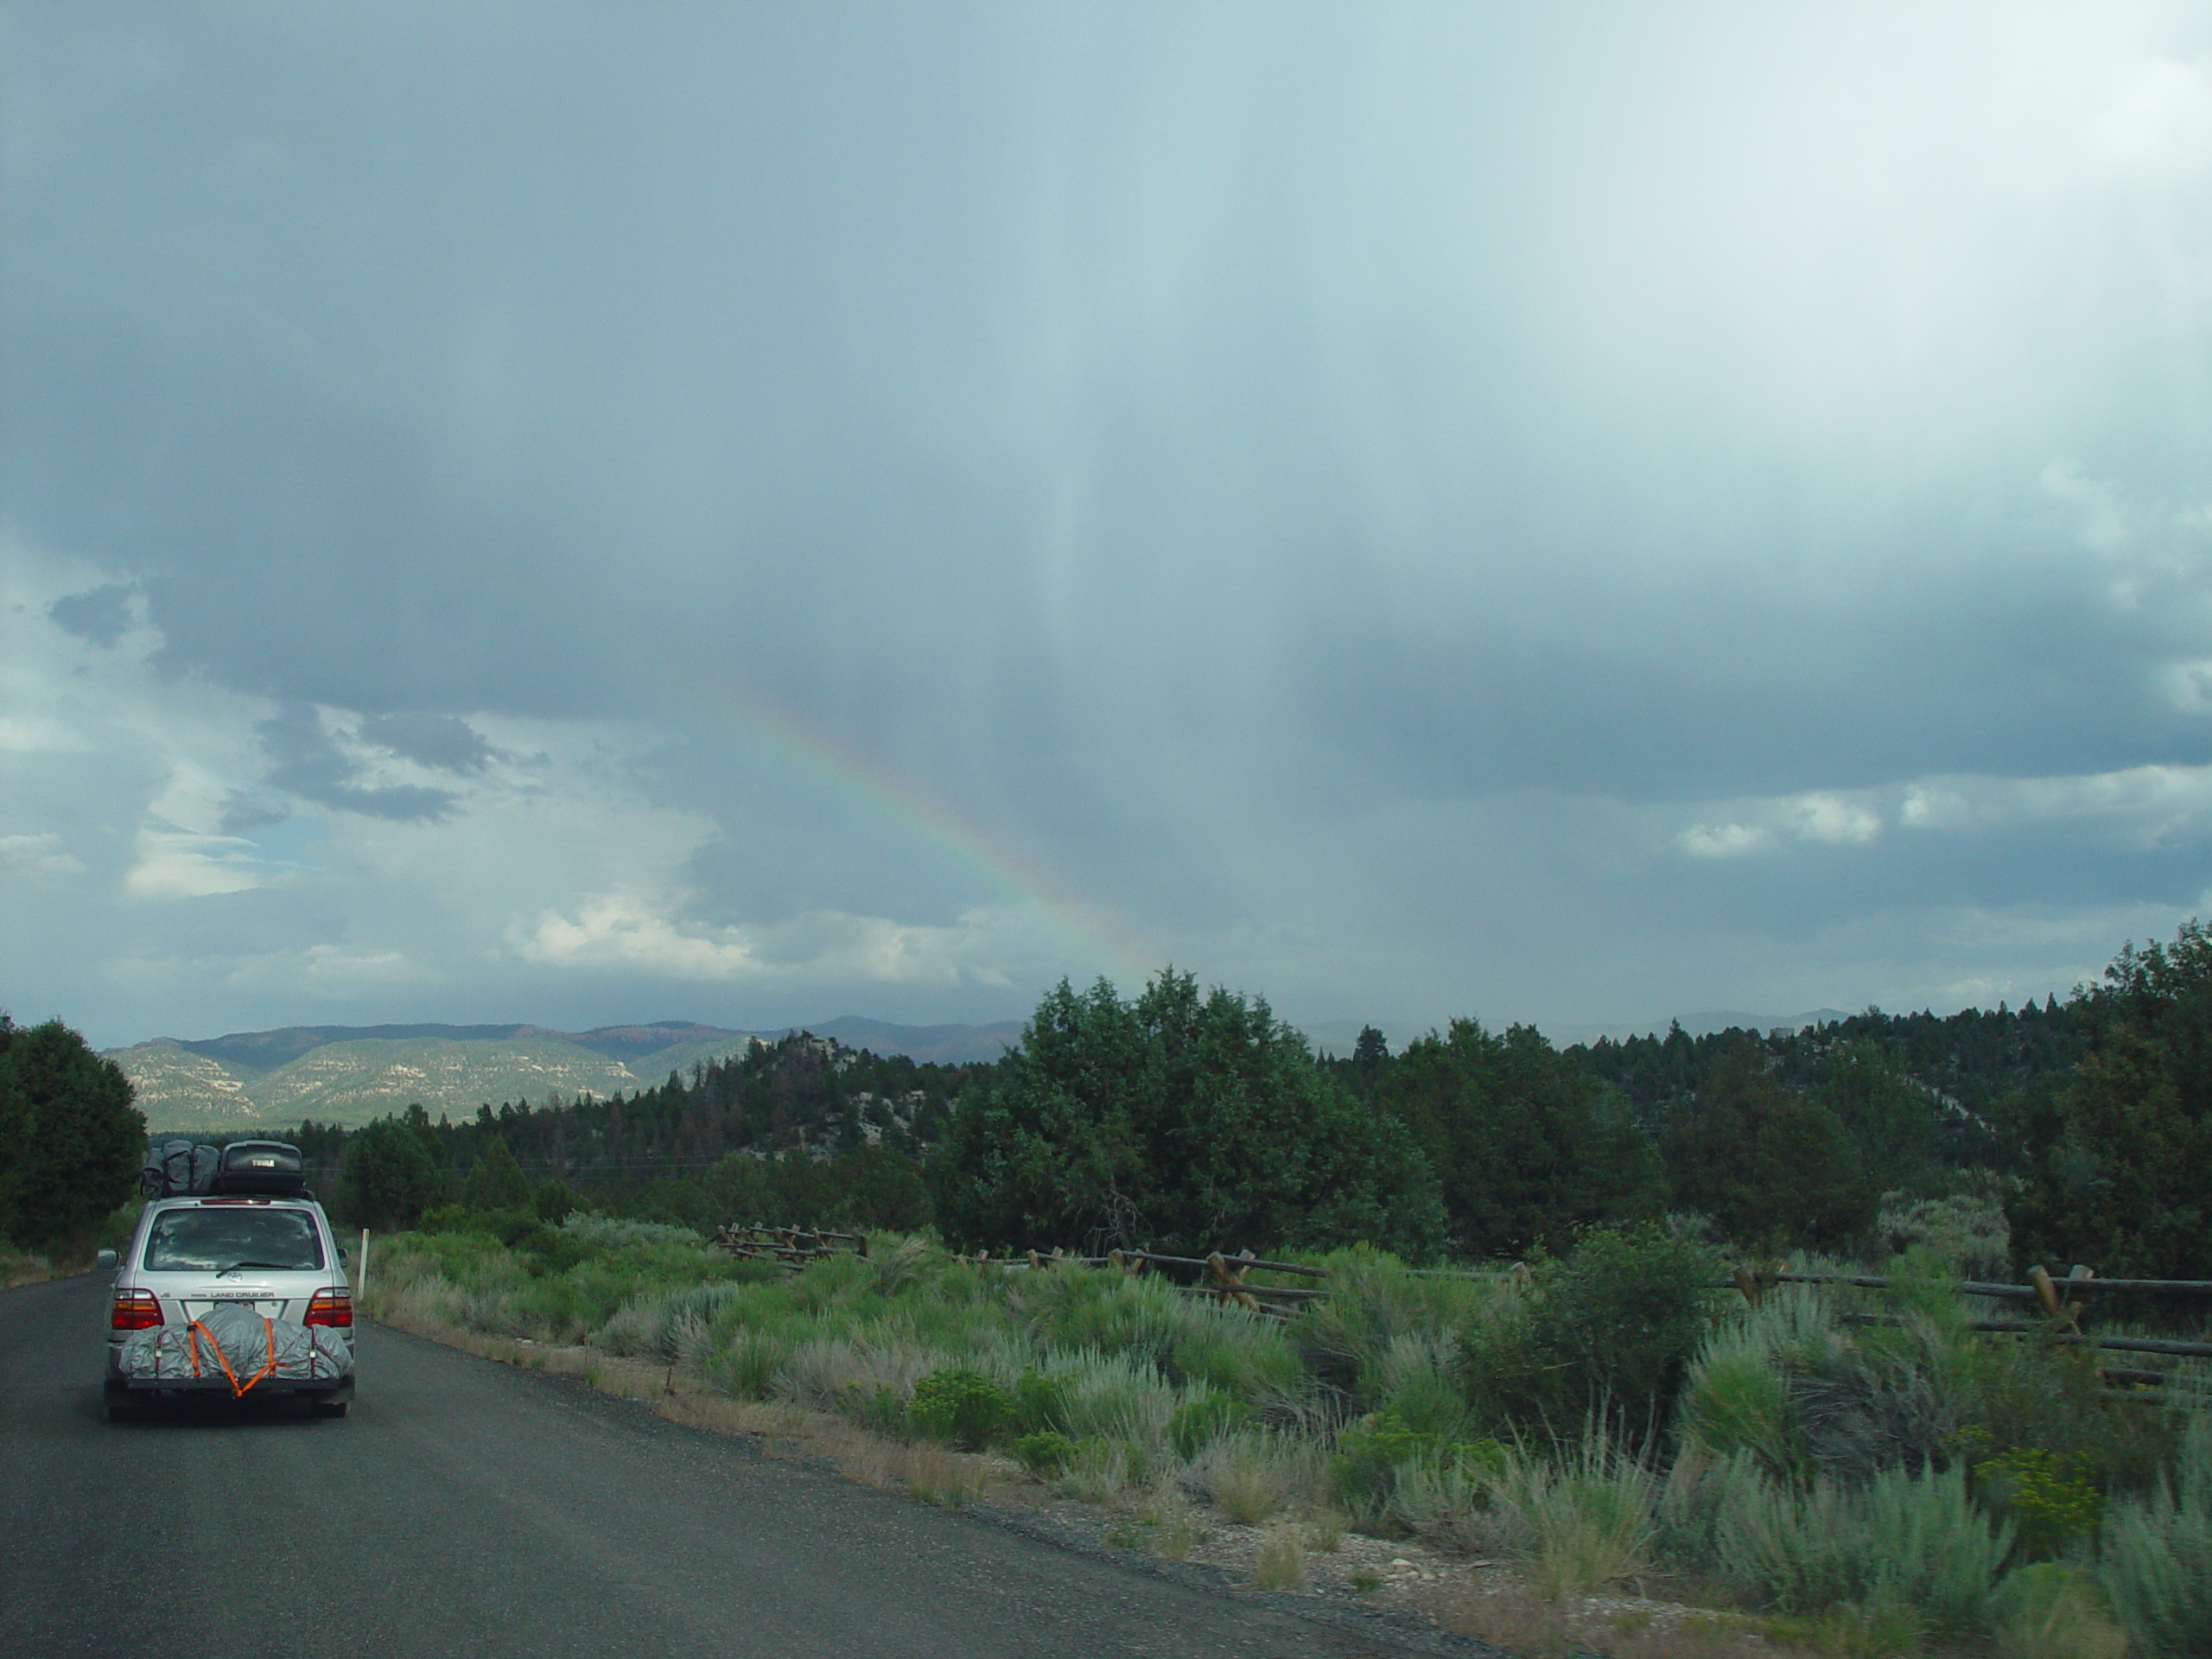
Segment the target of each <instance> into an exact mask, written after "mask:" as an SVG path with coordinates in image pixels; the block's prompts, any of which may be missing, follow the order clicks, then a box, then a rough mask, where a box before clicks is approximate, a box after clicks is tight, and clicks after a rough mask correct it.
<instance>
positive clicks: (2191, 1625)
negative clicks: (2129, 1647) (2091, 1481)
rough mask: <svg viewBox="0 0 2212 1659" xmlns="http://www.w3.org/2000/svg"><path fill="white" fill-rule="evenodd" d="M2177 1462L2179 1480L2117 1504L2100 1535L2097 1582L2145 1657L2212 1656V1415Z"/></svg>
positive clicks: (2199, 1424)
mask: <svg viewBox="0 0 2212 1659" xmlns="http://www.w3.org/2000/svg"><path fill="white" fill-rule="evenodd" d="M2177 1463H2178V1465H2179V1467H2178V1471H2177V1478H2171V1479H2164V1480H2161V1481H2160V1482H2159V1483H2158V1486H2157V1487H2156V1488H2155V1489H2154V1490H2153V1491H2152V1492H2150V1493H2149V1494H2148V1495H2147V1496H2145V1497H2139V1498H2126V1499H2122V1500H2121V1501H2120V1502H2118V1503H2114V1504H2113V1506H2112V1510H2111V1512H2110V1513H2109V1514H2108V1515H2107V1516H2106V1518H2105V1525H2104V1531H2103V1535H2102V1536H2101V1538H2100V1540H2099V1545H2100V1548H2099V1551H2098V1563H2097V1577H2098V1581H2099V1582H2100V1583H2101V1585H2102V1586H2103V1587H2104V1591H2105V1593H2106V1595H2107V1596H2108V1597H2110V1598H2111V1600H2112V1609H2113V1613H2114V1615H2115V1616H2116V1617H2117V1618H2118V1619H2119V1621H2120V1626H2121V1628H2122V1629H2124V1630H2126V1632H2127V1634H2128V1636H2129V1637H2131V1638H2132V1639H2133V1641H2134V1643H2135V1645H2136V1647H2137V1649H2139V1651H2140V1652H2141V1653H2142V1654H2143V1655H2144V1656H2145V1659H2204V1656H2207V1655H2212V1417H2208V1416H2205V1415H2203V1414H2199V1415H2198V1417H2197V1419H2196V1421H2195V1422H2194V1423H2192V1424H2191V1425H2190V1430H2189V1433H2188V1435H2187V1436H2186V1437H2185V1438H2184V1440H2183V1442H2182V1446H2181V1453H2180V1456H2179V1458H2178V1459H2177Z"/></svg>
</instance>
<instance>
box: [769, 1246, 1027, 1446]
mask: <svg viewBox="0 0 2212 1659" xmlns="http://www.w3.org/2000/svg"><path fill="white" fill-rule="evenodd" d="M809 1271H812V1269H809ZM1013 1413H1014V1396H1013V1395H1011V1394H1009V1393H1007V1390H1006V1389H1002V1388H1001V1387H1000V1386H999V1385H998V1384H997V1383H994V1382H992V1381H991V1379H990V1378H989V1377H988V1376H984V1375H983V1374H982V1372H981V1371H971V1370H965V1369H963V1368H962V1367H958V1366H954V1367H952V1368H950V1369H949V1370H941V1371H931V1373H930V1374H929V1375H928V1376H925V1377H923V1378H922V1379H921V1380H920V1381H919V1382H918V1383H915V1384H914V1395H913V1398H912V1400H910V1401H908V1402H906V1415H907V1419H908V1421H911V1422H912V1424H913V1426H914V1427H915V1429H916V1430H917V1431H918V1432H919V1433H923V1434H926V1435H928V1436H929V1437H930V1438H931V1440H950V1441H951V1442H952V1444H953V1445H955V1446H961V1447H963V1448H965V1449H967V1450H969V1451H971V1452H972V1451H980V1450H981V1449H982V1447H984V1446H988V1445H989V1444H990V1442H991V1440H992V1439H993V1437H994V1436H995V1435H996V1434H997V1433H999V1431H1000V1429H1001V1427H1003V1426H1004V1424H1005V1423H1006V1421H1007V1418H1008V1417H1010V1416H1011V1415H1012V1414H1013Z"/></svg>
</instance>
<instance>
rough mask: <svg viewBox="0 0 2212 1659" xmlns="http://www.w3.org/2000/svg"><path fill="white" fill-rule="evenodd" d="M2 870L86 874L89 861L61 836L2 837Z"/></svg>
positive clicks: (24, 873) (22, 872)
mask: <svg viewBox="0 0 2212 1659" xmlns="http://www.w3.org/2000/svg"><path fill="white" fill-rule="evenodd" d="M0 870H11V871H14V872H16V873H17V874H23V875H44V876H55V875H82V874H84V873H85V863H84V861H83V860H82V859H80V858H78V857H77V856H76V855H74V854H72V853H69V852H66V851H64V850H63V849H62V845H61V837H60V836H0Z"/></svg>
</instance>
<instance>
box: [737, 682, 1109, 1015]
mask: <svg viewBox="0 0 2212 1659" xmlns="http://www.w3.org/2000/svg"><path fill="white" fill-rule="evenodd" d="M697 689H698V690H701V691H703V692H704V693H705V694H706V696H707V698H708V700H709V702H712V703H713V705H714V706H715V708H716V709H718V710H719V711H720V712H721V713H722V714H723V715H726V716H728V719H729V721H731V722H732V723H733V724H734V725H735V726H736V727H737V728H738V729H739V730H740V731H741V733H743V734H745V735H747V737H749V738H751V739H752V740H753V741H755V742H757V743H759V744H760V746H761V747H764V748H766V749H767V750H769V751H770V752H771V753H774V754H775V755H777V756H778V757H779V758H780V759H781V760H785V761H786V762H787V763H789V764H791V765H792V766H796V767H797V768H798V769H799V770H800V771H802V772H807V773H809V774H810V775H812V776H814V777H816V778H818V779H822V780H823V782H825V783H827V784H829V785H830V786H831V787H832V788H833V789H835V790H836V791H837V792H838V793H839V794H841V795H843V796H844V797H846V798H849V799H850V800H853V801H856V802H858V803H859V804H861V806H863V807H864V808H866V809H867V810H868V811H870V812H871V813H873V814H874V815H875V816H876V817H879V818H881V819H883V820H884V821H885V822H887V823H891V824H893V826H895V827H896V828H898V829H899V830H901V831H902V832H904V833H905V834H906V835H908V836H912V837H914V838H916V839H918V840H919V841H922V842H925V843H927V844H928V845H929V846H931V847H932V848H934V849H936V850H937V851H938V852H939V853H940V854H942V855H944V856H946V857H947V858H949V859H950V861H952V862H953V863H955V864H957V865H958V866H960V867H961V868H963V869H966V870H968V871H969V872H971V873H972V874H976V875H977V876H979V877H981V878H982V880H983V881H984V882H985V883H986V884H987V885H988V886H989V887H992V888H993V889H995V891H997V892H999V893H1003V894H1004V895H1005V896H1006V897H1007V899H1009V900H1011V901H1012V902H1013V903H1014V904H1016V905H1018V906H1021V907H1022V908H1024V909H1026V910H1027V911H1029V912H1032V913H1033V914H1035V915H1038V916H1039V917H1041V918H1044V919H1045V920H1046V922H1047V923H1048V924H1049V925H1051V927H1052V930H1053V931H1054V932H1055V933H1057V934H1058V936H1059V937H1060V938H1062V939H1063V940H1064V941H1065V943H1066V944H1068V945H1070V946H1071V948H1072V949H1073V950H1074V951H1075V952H1076V954H1077V956H1079V957H1082V958H1083V960H1084V963H1085V964H1086V966H1087V967H1088V968H1090V969H1096V970H1097V971H1100V972H1103V973H1104V974H1106V976H1107V977H1108V978H1109V979H1113V980H1116V981H1117V982H1119V983H1120V985H1121V987H1122V990H1123V992H1124V993H1125V994H1127V993H1128V992H1131V991H1134V990H1135V988H1136V987H1137V986H1140V985H1141V984H1142V983H1143V982H1145V979H1146V977H1147V976H1148V974H1149V973H1150V971H1151V969H1150V968H1149V967H1148V966H1147V963H1149V962H1150V961H1151V958H1152V952H1151V951H1150V950H1148V949H1147V948H1146V947H1145V946H1144V945H1142V944H1140V943H1139V942H1138V941H1137V940H1136V939H1135V937H1134V936H1133V935H1131V934H1130V933H1129V932H1128V930H1127V929H1126V928H1125V927H1124V926H1123V925H1122V923H1121V922H1120V921H1119V920H1118V919H1117V918H1115V917H1114V916H1112V915H1110V914H1109V912H1106V911H1105V910H1104V909H1103V907H1101V906H1097V905H1095V904H1092V903H1090V902H1089V901H1088V900H1085V899H1081V898H1079V897H1077V896H1076V895H1074V894H1072V893H1068V892H1066V891H1065V889H1064V888H1063V887H1061V886H1060V884H1059V883H1058V882H1057V881H1055V880H1053V879H1052V877H1051V876H1050V875H1049V874H1047V873H1046V871H1044V870H1043V869H1041V868H1039V867H1038V866H1037V865H1036V864H1034V863H1033V862H1032V861H1029V860H1027V859H1025V858H1023V857H1022V856H1020V855H1019V854H1017V853H1014V852H1013V851H1010V850H1009V849H1007V848H1005V847H1002V846H1000V845H999V844H998V843H996V842H993V841H991V840H990V839H988V837H987V836H984V835H983V834H982V831H980V830H979V829H976V827H975V826H974V825H973V824H971V823H968V822H967V821H966V820H965V819H963V818H962V817H959V816H958V815H957V813H955V812H954V811H953V810H951V809H950V807H948V806H946V805H945V804H944V803H943V802H942V801H939V800H938V799H936V798H934V797H932V796H931V795H928V794H926V793H925V792H924V791H922V790H921V789H919V788H918V787H917V786H916V785H913V784H912V783H911V782H909V781H908V780H907V779H904V778H901V777H899V776H898V775H897V774H896V773H894V772H891V771H890V770H888V769H887V768H886V767H884V766H881V765H880V764H878V763H877V762H875V761H874V760H871V759H870V758H869V757H868V756H867V755H864V754H862V753H861V752H860V751H859V750H858V749H855V748H854V747H852V746H851V745H850V744H849V743H847V742H845V741H843V740H842V739H841V738H839V737H837V736H836V735H835V734H832V733H829V732H827V731H824V730H823V729H822V728H820V727H818V726H816V725H812V724H810V723H809V722H807V721H803V720H801V719H800V718H799V717H798V715H795V714H793V713H791V711H790V710H789V709H782V708H779V707H777V706H776V705H774V704H772V703H770V702H766V701H765V700H763V699H760V698H757V697H750V696H746V695H744V694H743V693H741V692H740V691H738V690H735V689H734V688H733V687H732V686H730V685H728V683H723V682H719V681H706V682H702V683H700V684H699V685H698V687H697Z"/></svg>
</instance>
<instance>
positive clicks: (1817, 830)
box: [1787, 795, 1882, 846]
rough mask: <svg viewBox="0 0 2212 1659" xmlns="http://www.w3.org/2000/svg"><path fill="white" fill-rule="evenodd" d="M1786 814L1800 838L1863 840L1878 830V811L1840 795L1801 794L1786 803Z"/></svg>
mask: <svg viewBox="0 0 2212 1659" xmlns="http://www.w3.org/2000/svg"><path fill="white" fill-rule="evenodd" d="M1787 816H1788V817H1789V822H1790V823H1791V827H1792V828H1793V829H1795V830H1796V836H1797V838H1798V839H1799V840H1800V841H1824V842H1829V843H1830V844H1831V845H1836V846H1841V845H1846V844H1864V843H1865V842H1870V841H1872V840H1873V839H1874V838H1875V837H1876V836H1878V835H1880V834H1881V833H1882V818H1881V815H1880V814H1879V813H1878V812H1876V811H1875V810H1873V809H1872V808H1871V807H1868V806H1866V805H1863V804H1860V803H1859V802H1857V801H1850V800H1846V799H1845V798H1843V797H1842V796H1840V795H1802V796H1800V797H1798V798H1796V800H1794V801H1792V802H1790V803H1789V806H1788V808H1787Z"/></svg>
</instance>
